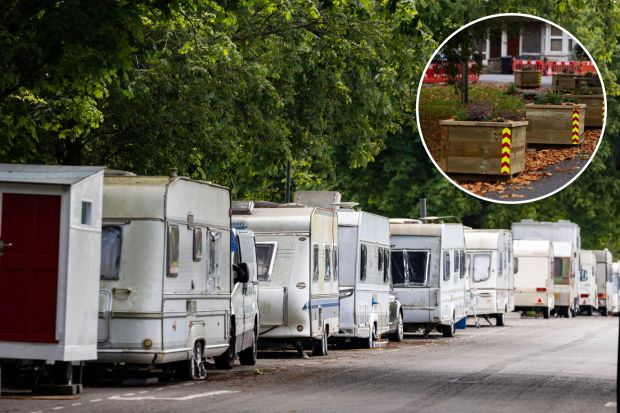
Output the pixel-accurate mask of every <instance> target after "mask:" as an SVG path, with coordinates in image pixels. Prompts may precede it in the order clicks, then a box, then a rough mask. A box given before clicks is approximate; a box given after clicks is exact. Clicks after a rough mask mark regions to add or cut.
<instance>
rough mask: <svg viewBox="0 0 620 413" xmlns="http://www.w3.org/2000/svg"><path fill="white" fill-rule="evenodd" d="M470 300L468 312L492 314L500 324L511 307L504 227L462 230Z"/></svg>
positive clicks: (507, 238)
mask: <svg viewBox="0 0 620 413" xmlns="http://www.w3.org/2000/svg"><path fill="white" fill-rule="evenodd" d="M465 248H466V250H467V256H468V258H469V277H470V289H471V295H472V302H471V304H470V306H471V307H473V308H471V311H468V314H475V315H476V316H492V317H495V320H496V325H498V326H503V325H504V319H505V315H506V314H507V313H509V312H512V311H513V310H514V306H515V302H514V294H515V291H514V274H513V256H512V234H511V233H510V231H508V230H504V229H500V230H472V229H468V230H466V231H465Z"/></svg>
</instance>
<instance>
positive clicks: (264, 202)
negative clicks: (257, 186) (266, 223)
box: [254, 201, 280, 208]
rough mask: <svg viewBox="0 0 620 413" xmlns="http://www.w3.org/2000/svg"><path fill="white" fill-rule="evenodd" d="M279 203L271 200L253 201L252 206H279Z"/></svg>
mask: <svg viewBox="0 0 620 413" xmlns="http://www.w3.org/2000/svg"><path fill="white" fill-rule="evenodd" d="M279 207H280V204H278V203H277V202H271V201H254V208H279Z"/></svg>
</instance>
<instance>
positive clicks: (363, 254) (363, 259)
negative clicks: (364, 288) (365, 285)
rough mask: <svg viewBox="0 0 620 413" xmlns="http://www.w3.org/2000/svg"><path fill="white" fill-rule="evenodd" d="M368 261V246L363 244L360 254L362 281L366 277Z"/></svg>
mask: <svg viewBox="0 0 620 413" xmlns="http://www.w3.org/2000/svg"><path fill="white" fill-rule="evenodd" d="M367 261H368V248H367V247H366V245H364V244H362V246H361V254H360V280H362V281H364V280H365V279H366V264H367Z"/></svg>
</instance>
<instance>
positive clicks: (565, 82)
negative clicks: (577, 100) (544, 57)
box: [551, 73, 582, 91]
mask: <svg viewBox="0 0 620 413" xmlns="http://www.w3.org/2000/svg"><path fill="white" fill-rule="evenodd" d="M581 78H582V76H581V75H576V74H574V73H554V74H553V77H552V78H551V85H552V86H553V89H554V90H556V91H562V90H567V91H573V90H577V89H578V88H579V83H580V81H581Z"/></svg>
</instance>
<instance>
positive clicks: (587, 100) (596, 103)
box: [577, 95, 605, 128]
mask: <svg viewBox="0 0 620 413" xmlns="http://www.w3.org/2000/svg"><path fill="white" fill-rule="evenodd" d="M577 100H578V102H579V103H583V104H585V105H586V118H585V123H584V126H585V127H586V128H602V127H603V118H604V115H605V110H604V107H605V99H604V98H603V95H578V96H577Z"/></svg>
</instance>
